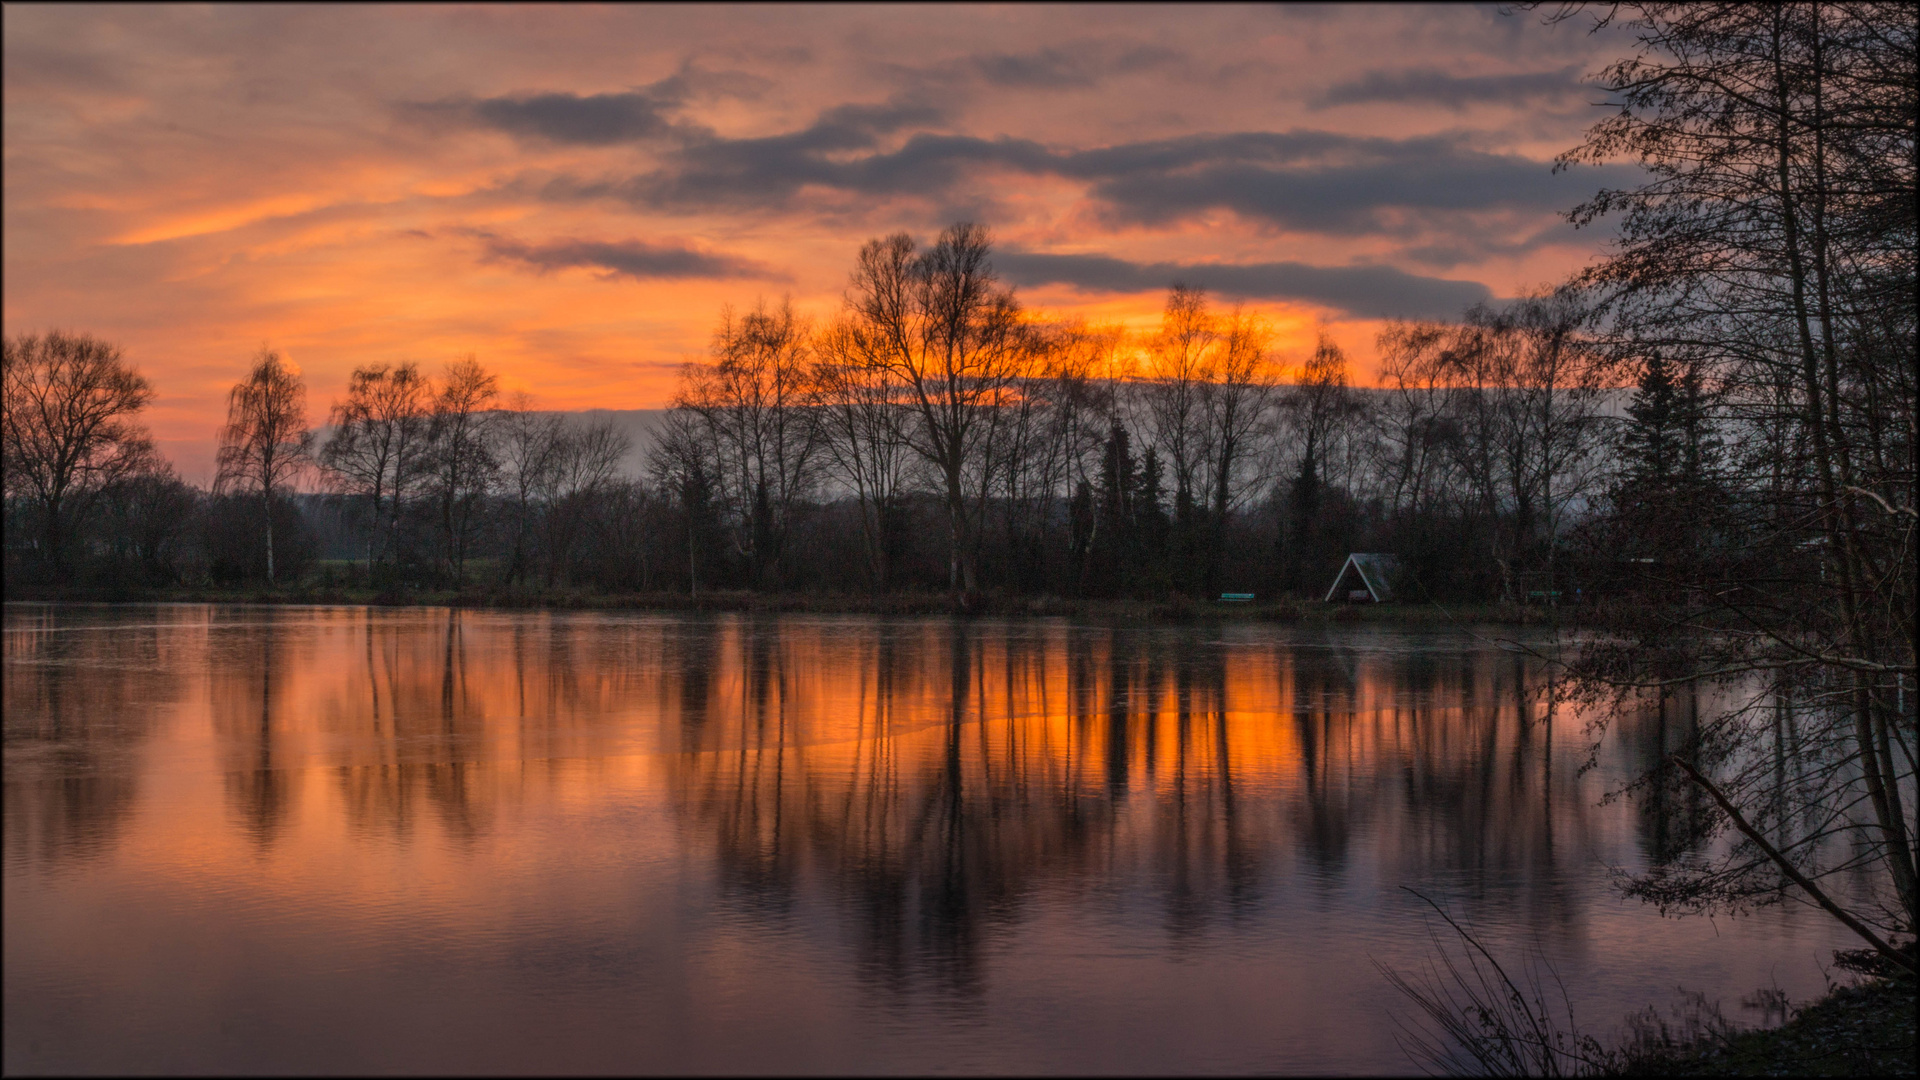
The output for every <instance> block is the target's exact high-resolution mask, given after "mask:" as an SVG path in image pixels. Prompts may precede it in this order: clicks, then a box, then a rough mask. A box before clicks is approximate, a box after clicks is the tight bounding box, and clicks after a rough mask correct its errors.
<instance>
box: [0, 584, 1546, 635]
mask: <svg viewBox="0 0 1920 1080" xmlns="http://www.w3.org/2000/svg"><path fill="white" fill-rule="evenodd" d="M7 599H8V600H37V601H56V602H81V603H207V604H367V605H375V606H422V607H429V606H430V607H461V608H496V609H525V610H540V609H553V610H583V611H737V612H764V613H781V612H793V613H814V614H835V613H854V614H878V615H946V614H954V613H956V612H960V613H964V614H968V615H981V616H1003V617H1004V616H1068V617H1074V618H1084V619H1090V620H1101V621H1114V622H1139V623H1187V622H1207V621H1233V622H1269V623H1306V624H1320V623H1370V624H1389V625H1414V626H1445V625H1448V624H1451V623H1456V622H1457V623H1461V624H1469V623H1472V624H1486V623H1505V624H1511V625H1546V624H1547V623H1548V621H1549V618H1550V615H1551V614H1552V613H1550V612H1548V611H1547V610H1546V609H1545V608H1541V607H1523V606H1519V605H1513V604H1480V605H1461V606H1457V607H1446V608H1441V607H1437V606H1435V605H1432V604H1323V603H1318V602H1314V601H1300V600H1295V599H1293V598H1290V597H1289V598H1282V599H1280V600H1278V601H1254V602H1251V603H1221V602H1217V601H1216V602H1203V601H1197V600H1192V599H1189V598H1187V597H1183V596H1176V597H1172V598H1169V599H1167V600H1160V601H1148V600H1095V599H1076V598H1071V597H1057V596H1010V595H1001V594H994V593H988V594H982V595H977V596H974V597H971V598H969V600H968V602H967V604H966V605H965V608H964V609H961V608H960V606H959V605H957V604H956V603H955V600H954V598H953V597H952V596H951V595H949V594H947V593H936V592H901V593H880V594H865V593H758V592H745V591H707V592H701V593H699V594H698V595H695V596H689V595H687V594H686V593H608V592H600V591H595V590H574V589H530V588H516V587H506V586H495V587H474V586H470V587H468V588H465V589H414V588H402V589H373V588H367V587H365V586H357V585H352V584H340V583H336V582H329V581H325V580H321V581H308V582H303V583H301V584H299V585H295V586H287V587H282V588H275V589H269V588H266V587H263V586H254V587H244V588H233V587H213V586H206V587H195V586H176V587H169V588H138V587H127V588H103V587H90V588H52V587H45V586H35V585H32V584H19V583H17V584H13V585H9V586H8V587H7ZM1576 616H1577V612H1576V611H1573V610H1570V609H1565V608H1563V609H1561V610H1560V612H1559V613H1558V622H1559V623H1560V624H1561V625H1568V624H1570V623H1573V622H1575V621H1577V620H1576Z"/></svg>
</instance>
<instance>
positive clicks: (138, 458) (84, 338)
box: [3, 331, 154, 578]
mask: <svg viewBox="0 0 1920 1080" xmlns="http://www.w3.org/2000/svg"><path fill="white" fill-rule="evenodd" d="M3 355H4V358H5V360H4V370H5V385H6V398H5V402H6V418H5V443H4V447H5V449H4V463H5V468H4V471H5V486H6V497H7V498H8V499H9V500H12V499H14V498H18V497H25V498H26V499H28V500H30V501H31V502H32V503H33V505H34V506H35V508H36V510H37V512H38V518H39V525H40V537H39V540H40V554H41V558H42V559H44V560H45V561H46V563H47V565H48V566H49V567H50V568H51V569H52V571H53V573H54V575H55V576H56V577H61V578H64V577H65V576H66V573H67V569H68V567H67V557H66V538H67V534H68V532H69V531H70V527H71V526H72V525H73V524H74V521H75V519H77V518H78V517H80V516H81V515H82V514H84V512H85V511H86V509H87V508H88V507H89V506H90V505H91V503H92V501H93V500H94V499H95V498H96V497H97V496H98V494H99V493H100V492H101V491H102V490H104V489H105V488H106V487H107V485H109V484H111V483H113V482H114V481H115V480H118V479H120V478H121V477H125V476H129V475H131V474H133V473H135V472H139V471H142V470H144V469H146V468H148V467H149V466H150V464H151V463H152V462H153V460H154V450H153V440H152V439H151V438H150V437H149V436H148V435H147V432H146V429H144V428H143V427H141V426H140V425H139V424H138V423H136V422H135V421H134V419H133V418H134V417H135V416H136V415H137V414H138V413H139V412H140V410H142V409H144V408H146V407H147V404H148V403H149V402H150V401H152V400H153V387H152V386H151V385H149V384H148V382H147V380H146V379H145V378H144V377H142V376H141V375H140V373H139V372H138V371H136V370H134V368H133V366H132V365H131V364H129V363H127V361H126V359H125V357H123V356H122V355H121V352H120V349H119V347H118V346H116V345H112V344H109V343H108V342H105V341H102V340H100V339H98V338H95V337H90V336H88V335H85V334H63V333H60V332H59V331H55V332H52V333H49V334H47V335H45V336H41V335H37V334H28V335H26V336H23V337H17V338H7V339H6V341H5V347H4V352H3Z"/></svg>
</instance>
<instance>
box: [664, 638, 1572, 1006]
mask: <svg viewBox="0 0 1920 1080" xmlns="http://www.w3.org/2000/svg"><path fill="white" fill-rule="evenodd" d="M1208 636H1209V635H1207V634H1205V633H1203V632H1201V631H1198V630H1179V631H1151V632H1139V631H1125V630H1107V629H1099V628H1089V627H1056V628H1054V629H1053V630H1050V631H1047V632H1045V633H1039V632H1034V631H1032V630H1031V629H1030V628H1029V629H1020V628H1011V629H1010V628H1006V627H992V626H985V627H983V626H982V625H980V624H973V623H955V624H951V625H944V626H937V625H934V624H908V625H906V626H881V627H878V628H876V632H874V633H872V634H870V635H866V636H863V637H860V638H859V639H858V640H859V642H860V644H859V645H858V646H857V647H848V648H846V649H845V650H844V651H843V653H841V654H838V655H835V656H831V657H829V656H826V655H824V654H823V653H822V652H821V651H820V647H819V639H818V635H816V634H814V633H812V632H811V631H808V630H806V629H805V628H794V627H790V626H789V627H783V626H782V624H780V623H778V622H771V621H761V622H754V621H743V622H741V623H739V624H736V626H735V627H734V628H733V629H732V630H730V631H728V632H727V634H726V635H723V637H724V638H725V642H724V644H723V645H722V646H721V647H720V650H719V654H718V655H717V656H715V658H714V660H713V662H712V663H711V665H710V666H709V665H702V666H700V667H699V668H698V675H697V677H698V679H699V680H700V681H701V683H702V684H703V685H702V686H701V687H697V688H696V687H691V686H682V687H681V689H680V690H679V698H678V699H679V701H681V702H682V703H698V706H699V708H700V709H701V710H702V713H701V716H702V719H698V720H695V719H692V718H686V717H683V718H682V720H681V723H680V725H679V730H680V731H681V732H683V734H684V735H685V737H686V742H685V743H684V744H683V752H682V753H681V754H679V755H677V756H676V757H675V758H673V759H672V763H671V764H672V767H673V772H672V775H671V777H670V783H671V785H672V787H673V794H674V797H675V801H676V804H677V805H678V806H679V807H680V809H681V810H682V811H683V812H684V813H685V814H686V815H687V816H688V818H689V819H690V820H691V821H693V822H697V823H699V824H701V825H702V826H704V827H705V828H707V829H710V830H711V834H712V836H713V838H714V842H715V844H716V847H717V857H718V865H719V869H720V878H721V888H722V893H723V898H724V900H725V902H727V903H729V904H731V905H733V906H735V907H736V908H737V909H738V910H740V911H741V912H742V913H743V914H745V915H746V916H748V917H749V918H751V919H759V920H767V921H770V922H774V923H784V922H785V921H786V920H787V919H788V918H789V917H790V914H791V912H792V910H793V909H794V906H795V905H796V904H797V903H798V902H799V900H800V898H801V897H802V896H804V895H805V894H806V893H807V892H808V891H809V889H810V887H818V888H825V889H826V890H827V891H828V892H829V894H830V895H833V896H835V897H837V898H838V902H839V903H840V904H841V905H842V908H843V910H844V911H845V913H846V914H847V915H848V916H849V921H850V923H851V924H852V928H853V929H854V932H855V935H856V941H857V954H858V957H859V962H860V965H861V967H862V970H863V971H864V972H865V973H866V976H867V978H868V979H869V981H870V982H871V983H872V984H874V985H879V986H885V987H889V988H891V989H894V990H901V989H906V988H908V987H910V986H912V985H913V984H915V983H916V982H917V981H919V980H921V979H925V980H928V981H930V982H931V983H932V984H933V985H935V986H939V987H944V988H946V989H948V990H952V991H960V992H966V991H967V990H968V989H969V988H970V987H973V986H975V985H977V983H978V980H979V978H980V977H981V972H980V970H979V965H980V958H981V956H982V955H983V943H984V941H985V939H986V937H987V935H988V933H989V931H990V928H991V927H992V926H993V925H995V923H996V922H999V921H1006V920H1011V919H1013V918H1016V917H1017V916H1018V914H1019V913H1020V911H1021V910H1022V907H1023V905H1024V904H1025V903H1026V902H1027V901H1028V899H1029V898H1030V897H1032V896H1033V895H1034V894H1035V892H1036V890H1039V889H1042V888H1049V887H1053V886H1066V887H1067V888H1068V889H1069V890H1070V891H1071V890H1074V889H1077V888H1079V887H1080V884H1076V883H1081V884H1085V883H1092V884H1096V885H1099V886H1102V887H1103V888H1104V889H1108V890H1110V889H1111V888H1112V887H1119V888H1120V889H1121V891H1122V892H1129V893H1137V892H1138V891H1140V890H1141V889H1143V888H1144V889H1146V890H1148V891H1149V892H1150V894H1151V896H1152V897H1153V899H1154V903H1155V904H1156V905H1157V906H1158V908H1159V910H1161V911H1162V912H1164V917H1163V922H1162V927H1163V931H1164V932H1165V933H1166V934H1168V935H1169V936H1170V938H1171V939H1172V940H1173V942H1174V943H1176V944H1177V943H1179V942H1182V941H1189V940H1198V939H1200V938H1203V937H1205V936H1206V935H1207V934H1208V933H1209V932H1210V931H1211V928H1212V927H1213V926H1214V925H1215V924H1216V923H1217V922H1218V921H1219V920H1220V919H1222V918H1226V919H1234V918H1239V917H1244V916H1246V915H1248V914H1250V913H1252V912H1255V911H1258V910H1259V909H1261V908H1262V907H1263V905H1264V904H1265V903H1266V902H1267V901H1268V899H1269V898H1270V897H1272V896H1273V895H1274V892H1275V889H1276V885H1277V883H1278V882H1279V881H1280V880H1281V877H1282V872H1283V871H1284V870H1285V868H1286V867H1287V865H1288V862H1287V860H1288V859H1289V857H1295V858H1298V859H1299V860H1300V861H1301V863H1302V864H1303V865H1305V866H1307V867H1310V868H1313V869H1314V873H1313V875H1312V879H1313V880H1314V881H1315V882H1318V883H1319V884H1320V886H1321V887H1322V888H1331V887H1332V884H1333V883H1334V882H1335V881H1336V880H1337V879H1338V878H1339V877H1340V875H1342V874H1345V873H1347V872H1348V871H1349V868H1350V867H1351V866H1352V865H1353V864H1355V863H1356V862H1360V861H1366V862H1368V863H1369V865H1374V866H1378V868H1379V869H1378V873H1379V874H1380V875H1381V877H1382V878H1383V879H1384V880H1388V881H1407V882H1415V881H1425V880H1429V879H1430V878H1431V877H1432V876H1434V875H1436V874H1438V875H1442V876H1443V877H1447V878H1448V879H1450V880H1464V881H1466V882H1469V883H1471V882H1476V881H1477V882H1480V883H1482V884H1483V885H1484V884H1489V883H1494V882H1501V883H1504V888H1505V890H1506V891H1507V893H1508V894H1509V895H1518V896H1521V897H1524V898H1525V899H1524V900H1523V901H1522V902H1523V903H1524V904H1526V905H1528V906H1529V908H1530V910H1529V911H1528V913H1527V920H1528V921H1529V922H1531V923H1533V924H1534V925H1535V927H1536V929H1542V930H1553V931H1556V932H1565V931H1566V929H1567V928H1568V923H1569V922H1570V920H1571V919H1572V918H1574V917H1575V914H1576V913H1575V911H1574V910H1573V907H1572V903H1571V900H1570V899H1569V897H1568V896H1567V895H1566V894H1565V892H1564V889H1563V887H1562V884H1561V882H1560V877H1561V876H1562V875H1559V874H1557V873H1556V867H1557V866H1558V865H1560V864H1561V863H1562V862H1563V861H1564V860H1565V859H1567V858H1569V857H1571V858H1574V859H1578V858H1580V857H1581V855H1582V854H1583V852H1585V851H1586V850H1587V849H1588V848H1589V847H1590V846H1591V845H1592V844H1593V843H1594V838H1593V837H1592V836H1590V835H1589V826H1588V824H1587V809H1588V807H1587V797H1586V796H1585V795H1583V794H1582V793H1581V792H1580V790H1579V788H1578V786H1577V785H1575V784H1572V783H1566V782H1563V784H1562V789H1561V794H1560V795H1558V796H1556V789H1555V788H1554V786H1553V772H1552V769H1551V761H1550V753H1551V740H1550V737H1549V736H1548V734H1547V731H1548V725H1549V723H1550V720H1549V713H1550V707H1549V706H1547V705H1544V704H1543V700H1544V693H1543V691H1544V689H1545V686H1544V682H1543V680H1542V677H1541V676H1540V675H1539V674H1538V673H1537V672H1535V671H1532V670H1530V669H1529V667H1528V663H1531V662H1530V661H1528V662H1522V661H1520V660H1519V659H1517V658H1514V657H1510V656H1504V655H1500V654H1497V653H1493V652H1490V651H1489V652H1487V653H1481V654H1467V655H1461V654H1457V653H1444V654H1440V655H1437V656H1436V655H1434V654H1427V653H1418V652H1416V653H1413V654H1411V655H1404V654H1403V655H1387V654H1382V653H1380V652H1378V651H1377V650H1361V649H1358V648H1355V647H1352V646H1351V645H1338V644H1335V645H1329V646H1327V647H1322V648H1317V649H1291V648H1288V647H1286V646H1283V645H1273V646H1272V647H1270V648H1269V647H1266V646H1264V645H1259V646H1252V647H1248V646H1232V645H1226V644H1222V643H1220V642H1216V641H1210V640H1208V639H1207V638H1208ZM700 655H703V656H714V655H715V654H713V653H711V652H702V653H700ZM823 670H832V671H836V672H840V673H841V674H840V676H839V677H840V678H842V680H843V683H842V684H836V685H837V687H838V688H837V689H835V690H834V691H833V692H832V693H824V692H823V691H822V690H821V687H820V685H819V678H820V676H819V675H818V673H819V672H820V671H823ZM1267 673H1270V674H1267ZM822 699H825V700H826V701H827V704H825V705H823V704H822ZM1556 845H1560V847H1558V848H1557V847H1556ZM1562 849H1564V850H1562ZM1108 895H1114V894H1112V893H1111V892H1110V891H1109V892H1108Z"/></svg>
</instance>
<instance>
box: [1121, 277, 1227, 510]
mask: <svg viewBox="0 0 1920 1080" xmlns="http://www.w3.org/2000/svg"><path fill="white" fill-rule="evenodd" d="M1219 340H1220V325H1219V319H1218V318H1217V317H1216V316H1215V315H1214V313H1213V311H1212V310H1211V308H1210V307H1209V306H1208V304H1207V294H1206V292H1205V290H1202V289H1197V288H1193V287H1191V286H1188V285H1184V284H1179V283H1176V284H1175V285H1174V286H1173V288H1172V289H1171V290H1169V291H1168V293H1167V306H1166V310H1165V311H1164V312H1163V313H1162V314H1161V316H1160V332H1159V333H1158V334H1157V335H1156V336H1155V337H1154V338H1153V341H1152V342H1151V344H1150V345H1149V347H1148V352H1149V355H1150V357H1151V369H1150V370H1149V371H1148V373H1147V376H1146V379H1145V380H1144V381H1143V382H1142V383H1141V386H1140V397H1141V400H1142V403H1143V404H1144V406H1145V408H1146V415H1147V423H1148V427H1149V429H1150V430H1151V431H1152V432H1153V439H1154V443H1155V444H1156V445H1157V446H1158V447H1159V448H1160V449H1161V450H1164V451H1165V452H1166V454H1167V459H1168V464H1169V465H1171V466H1172V468H1173V491H1174V505H1175V516H1176V517H1186V516H1190V515H1191V512H1192V507H1193V506H1194V504H1195V502H1196V500H1197V499H1201V498H1204V496H1202V495H1200V494H1199V492H1198V491H1197V488H1198V485H1200V484H1201V483H1202V482H1203V481H1202V475H1201V474H1202V470H1203V468H1204V466H1205V463H1206V460H1207V456H1208V454H1207V445H1206V442H1207V435H1208V431H1207V424H1206V385H1207V383H1208V382H1210V381H1212V379H1213V377H1214V360H1215V357H1214V352H1215V350H1216V346H1217V345H1218V343H1219Z"/></svg>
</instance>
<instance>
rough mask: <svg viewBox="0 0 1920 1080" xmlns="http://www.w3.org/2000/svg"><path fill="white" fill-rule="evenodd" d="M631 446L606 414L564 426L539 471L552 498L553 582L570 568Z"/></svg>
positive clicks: (549, 534) (548, 502)
mask: <svg viewBox="0 0 1920 1080" xmlns="http://www.w3.org/2000/svg"><path fill="white" fill-rule="evenodd" d="M631 449H632V442H631V441H630V440H629V439H628V438H627V437H626V436H625V435H623V434H621V433H620V432H618V431H616V430H614V427H613V424H612V423H611V422H609V421H606V420H601V421H599V422H598V423H593V424H587V425H584V426H580V427H572V428H568V427H562V428H561V430H560V432H559V434H558V437H557V438H555V439H554V441H553V443H552V446H551V452H550V459H549V463H548V467H547V468H545V469H543V470H542V471H541V472H540V474H539V475H540V479H541V481H542V483H541V485H540V493H541V495H542V497H543V501H544V502H545V504H546V519H547V586H548V587H549V588H551V587H552V586H553V585H554V584H555V582H556V581H558V580H559V575H560V574H562V573H564V572H565V571H566V568H567V567H568V565H569V564H570V562H571V560H572V557H573V551H574V545H575V543H576V542H577V541H578V540H579V537H580V533H581V530H582V529H583V527H584V526H585V524H586V523H587V521H588V520H589V519H590V518H591V517H592V516H593V513H594V511H595V509H596V504H597V503H598V502H599V500H600V499H601V498H602V497H604V496H605V495H606V493H607V492H608V491H609V490H610V489H611V488H612V487H613V484H614V481H615V479H616V478H617V476H618V474H619V469H620V462H621V461H622V460H623V459H624V458H625V457H626V456H627V452H628V451H629V450H631Z"/></svg>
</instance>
